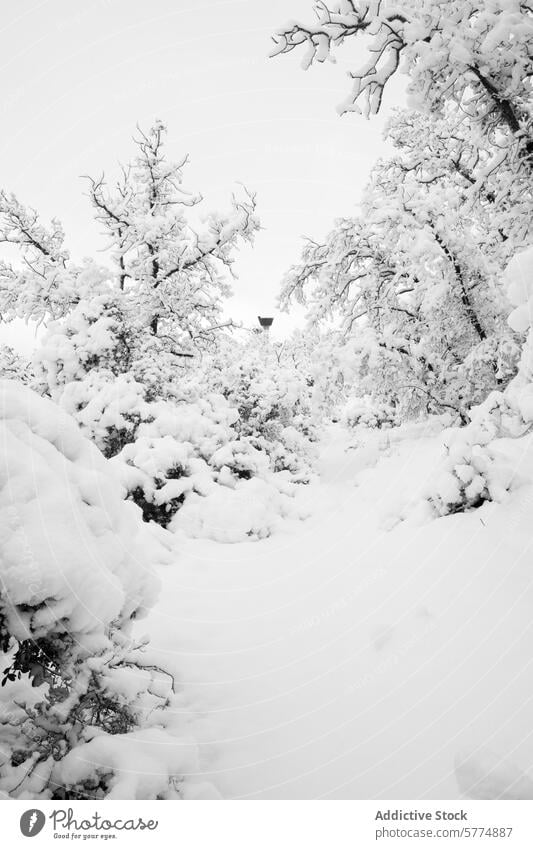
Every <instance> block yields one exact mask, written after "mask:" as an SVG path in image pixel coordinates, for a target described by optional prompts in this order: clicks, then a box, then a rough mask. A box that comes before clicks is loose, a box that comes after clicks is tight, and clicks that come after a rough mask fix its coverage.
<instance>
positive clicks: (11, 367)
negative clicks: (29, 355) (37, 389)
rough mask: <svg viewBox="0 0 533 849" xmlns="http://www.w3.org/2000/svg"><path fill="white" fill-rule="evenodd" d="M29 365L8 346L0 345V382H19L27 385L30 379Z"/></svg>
mask: <svg viewBox="0 0 533 849" xmlns="http://www.w3.org/2000/svg"><path fill="white" fill-rule="evenodd" d="M31 374H32V371H31V366H30V363H29V362H28V361H27V360H26V359H24V357H22V356H21V355H20V354H17V352H16V351H14V350H13V348H11V347H10V346H9V345H1V344H0V380H20V381H21V382H22V383H28V382H29V381H30V378H31Z"/></svg>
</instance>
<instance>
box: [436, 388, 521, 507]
mask: <svg viewBox="0 0 533 849" xmlns="http://www.w3.org/2000/svg"><path fill="white" fill-rule="evenodd" d="M502 407H503V409H504V410H505V400H504V398H503V396H502V395H500V394H499V393H494V394H493V395H491V396H490V397H489V398H487V400H486V401H485V402H484V404H482V405H480V406H479V407H478V408H476V409H475V410H473V411H472V416H473V420H472V422H471V423H470V424H468V425H467V426H466V427H463V428H451V429H449V430H448V431H445V432H444V444H445V451H446V457H445V460H444V463H443V466H442V468H441V470H439V472H438V473H437V474H436V476H435V478H434V479H433V480H432V483H431V487H430V489H429V490H428V492H427V499H428V501H429V502H430V504H431V506H432V507H433V508H434V510H435V511H436V513H437V515H439V516H444V515H446V514H449V513H458V512H463V511H465V510H470V509H474V508H476V507H480V506H481V505H482V504H483V503H484V502H485V501H503V500H504V498H505V497H506V494H507V493H508V492H509V491H510V490H511V489H512V488H513V487H516V486H518V485H520V484H521V483H522V479H521V476H520V475H519V473H518V472H517V470H516V468H515V466H514V464H513V462H512V460H511V458H510V457H509V456H508V454H507V453H506V451H505V449H504V446H503V445H502V444H501V443H502V440H501V439H499V437H501V435H502V434H501V427H500V425H501V413H502Z"/></svg>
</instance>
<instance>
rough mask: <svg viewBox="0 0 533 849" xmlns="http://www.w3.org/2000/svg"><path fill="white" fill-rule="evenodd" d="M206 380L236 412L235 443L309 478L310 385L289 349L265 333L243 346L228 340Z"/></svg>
mask: <svg viewBox="0 0 533 849" xmlns="http://www.w3.org/2000/svg"><path fill="white" fill-rule="evenodd" d="M289 345H290V342H289V343H288V344H287V346H286V347H287V349H288V347H289ZM203 380H204V381H205V384H206V385H207V386H208V387H210V388H211V389H212V390H214V391H215V392H217V393H220V394H221V395H222V396H223V397H224V398H225V399H226V400H227V402H228V403H229V405H230V406H231V407H232V408H234V409H235V410H236V411H237V414H238V415H237V417H236V419H235V421H234V422H233V429H234V431H235V434H236V436H237V438H238V439H239V440H244V441H245V443H246V444H248V445H251V446H252V447H253V448H255V449H257V450H258V451H261V452H263V453H264V454H265V455H266V456H267V458H268V460H269V463H270V468H271V470H272V471H274V472H280V471H288V472H290V473H291V474H292V475H294V476H295V477H297V478H299V479H302V478H303V479H306V478H307V477H308V476H309V473H310V471H311V468H312V461H313V458H314V453H315V452H314V448H313V441H314V440H315V439H316V421H315V417H314V416H313V414H312V409H311V398H312V392H311V385H310V381H309V380H308V379H307V376H306V374H305V373H304V372H303V371H302V369H300V368H299V367H298V366H297V365H296V364H295V363H294V361H293V360H292V358H291V357H290V356H289V351H288V350H285V346H279V347H277V348H276V347H275V346H273V345H272V344H271V343H270V341H269V340H268V338H266V337H265V336H264V335H263V334H259V335H257V336H253V337H252V339H251V340H250V341H248V342H246V343H245V344H238V343H235V342H234V341H233V342H232V341H231V340H229V341H228V342H226V344H225V345H223V344H222V345H221V347H220V349H219V350H218V351H217V352H216V354H214V355H212V356H211V357H210V358H209V359H206V360H205V362H204V368H203Z"/></svg>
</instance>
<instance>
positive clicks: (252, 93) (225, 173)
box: [0, 0, 402, 340]
mask: <svg viewBox="0 0 533 849" xmlns="http://www.w3.org/2000/svg"><path fill="white" fill-rule="evenodd" d="M311 14H312V2H311V0H203V1H202V0H199V2H194V3H193V2H192V1H191V0H151V2H148V1H147V0H84V2H83V3H73V2H72V0H48V2H46V0H45V2H34V1H33V0H18V2H17V3H13V4H4V6H3V9H2V15H3V21H2V26H1V28H0V45H1V50H0V57H1V58H0V67H1V70H2V74H1V80H2V91H1V94H0V115H1V121H2V126H3V131H2V133H1V135H0V151H1V155H0V185H2V186H3V187H5V188H6V189H8V190H12V191H14V192H15V193H16V194H17V195H18V196H19V198H20V200H22V201H23V202H26V203H28V204H30V205H32V206H34V207H35V208H37V209H38V210H39V211H40V212H41V214H42V215H43V217H44V218H50V217H51V216H54V215H55V216H57V217H59V218H60V220H61V221H62V223H63V226H64V227H65V230H66V232H67V237H68V239H67V241H68V246H69V247H70V249H71V252H72V253H73V254H74V255H75V256H82V255H89V254H91V253H93V252H94V251H95V250H96V249H97V248H98V247H99V246H101V240H100V237H99V233H98V229H97V226H96V225H95V224H94V223H93V222H92V219H91V215H90V210H89V206H88V203H87V201H86V199H85V198H84V197H83V191H84V189H83V182H82V181H81V180H80V179H79V177H80V175H81V174H99V173H101V171H102V170H105V169H107V170H111V171H112V169H113V168H114V167H115V165H116V163H117V161H118V160H127V159H128V158H129V157H130V156H131V154H132V145H131V136H132V133H133V132H134V130H135V125H136V123H139V124H140V125H142V126H149V125H150V123H151V122H152V121H153V119H154V118H156V117H157V118H161V119H162V120H163V121H165V122H166V124H167V125H168V129H169V136H168V151H169V155H170V156H171V157H172V158H179V157H181V156H182V154H183V153H185V152H188V153H189V154H190V159H191V165H190V167H189V170H188V180H186V182H187V185H188V186H190V187H191V188H192V189H194V190H201V191H202V192H203V194H204V196H205V197H206V199H207V200H208V201H211V202H212V205H213V206H215V207H217V208H220V207H223V205H224V201H225V199H226V198H227V197H228V196H229V194H230V192H231V190H232V188H233V186H234V184H235V183H236V182H237V181H241V182H243V183H245V184H246V185H247V186H248V187H249V188H251V189H253V190H255V191H256V192H257V195H258V207H259V214H260V216H261V219H262V224H263V226H264V228H265V229H264V230H263V232H261V233H260V234H259V236H258V238H257V242H256V245H255V247H254V248H253V249H248V248H247V249H245V250H244V251H243V253H242V255H241V257H240V259H239V261H238V263H237V271H238V274H239V280H238V281H237V282H236V283H235V286H234V290H235V296H234V298H233V299H232V302H231V304H230V307H229V311H230V312H231V314H232V315H233V316H234V317H235V318H237V319H239V320H242V321H244V322H245V323H246V324H248V325H250V324H253V323H254V322H255V321H256V316H257V314H258V313H259V314H263V315H269V314H275V301H276V296H277V293H278V290H279V283H280V280H281V277H282V275H283V272H284V271H285V270H286V268H287V267H288V266H289V265H290V264H291V263H292V262H294V261H296V260H297V259H298V256H299V252H300V245H301V236H302V235H309V236H314V237H321V236H323V235H324V234H325V233H326V232H327V231H328V229H330V227H331V224H332V222H333V219H334V218H335V217H337V216H342V215H349V214H350V213H352V212H353V211H354V209H355V205H356V203H357V201H358V199H359V198H360V194H361V189H362V187H363V185H364V183H365V181H366V179H367V177H368V172H369V170H370V167H371V165H372V163H373V162H374V161H375V159H376V158H377V157H378V156H379V155H381V154H382V153H383V152H384V151H385V147H384V145H383V143H382V141H381V133H382V129H383V123H384V120H385V118H386V116H387V114H388V107H390V106H391V105H395V101H396V102H400V101H401V100H402V95H401V92H402V85H401V83H396V84H395V88H394V87H393V89H392V93H389V95H388V98H389V99H388V100H387V102H386V104H385V107H386V108H385V110H384V112H383V115H382V116H380V117H379V118H378V119H375V120H372V121H370V122H368V121H365V120H364V119H363V118H359V117H357V116H354V115H351V116H346V117H344V118H340V117H339V116H338V115H337V113H336V111H335V106H336V105H337V104H338V103H339V102H340V101H341V100H343V98H344V97H345V95H346V92H347V88H348V86H349V80H348V79H347V78H346V76H345V70H346V67H347V65H346V64H342V62H341V63H339V64H337V65H333V64H327V65H325V66H319V67H317V68H312V69H311V70H309V71H307V72H303V71H302V70H301V68H300V61H301V58H302V57H301V55H298V54H297V53H296V52H294V53H293V54H292V55H290V56H282V57H278V58H276V59H269V58H268V54H269V52H270V50H271V41H270V36H271V33H272V32H273V31H274V30H275V29H276V28H278V27H280V26H281V25H282V24H283V23H285V22H286V20H287V19H288V18H295V17H299V18H304V19H305V18H307V19H309V17H310V15H311ZM353 49H354V48H353V46H351V47H350V50H348V48H346V49H345V52H344V55H343V57H342V60H343V61H345V60H348V59H349V60H350V61H351V64H352V66H354V65H355V66H357V64H358V58H363V52H362V53H361V54H360V57H357V56H355V57H354V54H353ZM359 49H360V50H361V49H362V48H359ZM391 97H392V102H391ZM298 320H299V318H298V317H297V316H295V317H289V318H287V317H285V316H276V320H275V326H276V329H277V332H278V333H282V334H283V333H285V332H286V331H287V330H288V329H290V328H291V327H292V326H293V325H294V323H295V321H298ZM17 332H20V331H17ZM2 335H3V337H4V338H6V333H3V334H2ZM7 338H8V339H11V340H12V339H13V332H12V331H11V330H8V332H7Z"/></svg>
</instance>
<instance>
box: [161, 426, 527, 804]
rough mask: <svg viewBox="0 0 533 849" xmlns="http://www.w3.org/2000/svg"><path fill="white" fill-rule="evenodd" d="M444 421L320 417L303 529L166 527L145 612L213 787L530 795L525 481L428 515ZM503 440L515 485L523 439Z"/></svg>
mask: <svg viewBox="0 0 533 849" xmlns="http://www.w3.org/2000/svg"><path fill="white" fill-rule="evenodd" d="M440 430H442V427H441V425H440V424H439V422H438V421H437V422H435V421H434V422H429V423H428V424H426V425H424V426H410V427H409V426H406V427H404V428H400V429H397V430H394V431H389V432H385V433H384V434H383V435H382V436H377V435H375V434H374V435H372V434H370V435H368V436H367V437H366V439H364V440H363V441H362V442H361V441H360V442H359V445H358V446H357V447H355V448H350V447H349V446H350V440H352V442H353V436H352V437H350V436H348V434H347V432H346V431H344V430H343V429H341V428H340V426H335V427H333V428H331V429H330V430H329V431H328V432H327V433H326V436H325V439H324V443H323V446H322V455H321V461H320V472H321V474H320V479H319V480H318V481H316V482H315V483H313V484H311V485H310V486H309V487H307V488H302V490H301V492H300V495H299V498H300V500H301V504H302V508H303V509H305V510H306V511H309V512H310V514H311V518H310V520H309V521H307V522H291V521H289V520H287V521H286V522H285V524H284V525H283V526H282V528H281V529H278V531H277V532H276V534H275V535H273V536H272V537H270V538H269V539H265V540H261V541H258V542H249V543H239V544H236V545H221V544H220V543H216V542H213V541H210V540H190V539H186V538H185V537H182V538H178V539H177V545H176V548H177V552H178V556H177V559H176V562H175V563H174V564H172V565H170V566H166V567H163V568H162V570H161V578H162V581H163V592H162V594H161V600H160V602H159V604H158V605H157V607H156V609H155V611H154V612H153V613H152V614H151V615H150V618H149V622H148V623H147V624H148V628H149V630H150V633H151V636H152V652H153V655H154V658H156V659H157V660H158V661H159V662H161V664H162V665H164V666H165V667H169V668H171V669H172V670H173V672H174V673H175V674H176V677H177V681H178V684H179V688H180V699H179V705H180V707H179V710H178V712H177V713H176V716H175V718H174V722H175V723H176V725H177V726H179V727H180V729H181V732H182V733H183V732H185V733H187V734H190V735H191V736H192V737H194V738H196V740H197V741H198V743H199V748H200V763H201V772H202V776H201V777H202V779H207V780H208V781H210V782H213V784H215V785H216V787H217V788H218V790H219V791H220V793H221V794H222V796H223V797H225V798H243V797H244V798H265V799H266V798H274V799H275V798H285V799H292V798H387V797H388V798H419V799H423V798H450V799H453V798H460V797H461V796H462V795H464V796H471V797H477V796H479V797H482V798H505V797H508V798H524V797H527V798H533V778H531V777H529V776H528V774H527V773H528V771H531V772H530V776H533V723H532V721H531V702H532V699H533V683H532V676H531V672H530V666H531V662H532V658H531V638H532V632H533V620H532V618H531V608H532V601H533V598H532V596H533V587H532V573H531V551H530V541H531V532H530V525H531V504H532V499H533V489H532V487H531V486H529V485H521V486H519V487H518V489H516V490H515V491H513V492H512V493H511V494H510V495H509V496H508V497H507V499H506V500H505V501H504V503H501V504H495V503H486V504H485V505H483V506H482V507H481V508H479V509H477V510H472V511H471V512H468V513H461V514H456V515H453V516H448V517H445V518H437V519H435V518H433V519H428V513H427V511H426V510H425V509H423V502H420V500H419V493H420V492H421V491H424V490H431V487H432V486H433V480H434V474H435V470H436V469H438V468H440V467H441V465H442V457H443V435H442V433H439V432H435V431H440ZM368 433H369V432H368V431H367V434H368ZM502 450H503V451H504V453H506V452H507V459H508V461H509V462H511V463H512V464H513V466H514V467H515V468H517V469H518V468H519V469H520V473H521V476H522V477H521V479H523V477H524V476H526V477H527V476H528V472H529V470H530V469H531V467H533V447H532V444H531V439H530V438H528V437H526V438H523V439H521V440H513V441H504V445H503V448H502ZM532 477H533V476H532ZM409 503H411V504H413V505H415V506H414V509H411V508H406V505H407V504H409ZM417 504H418V507H417V506H416V505H417ZM421 505H422V507H421ZM400 514H405V515H407V517H408V518H407V519H406V520H405V521H401V522H399V521H398V518H399V516H400ZM391 528H392V529H391ZM184 726H185V728H184ZM198 777H199V776H195V778H198Z"/></svg>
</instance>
